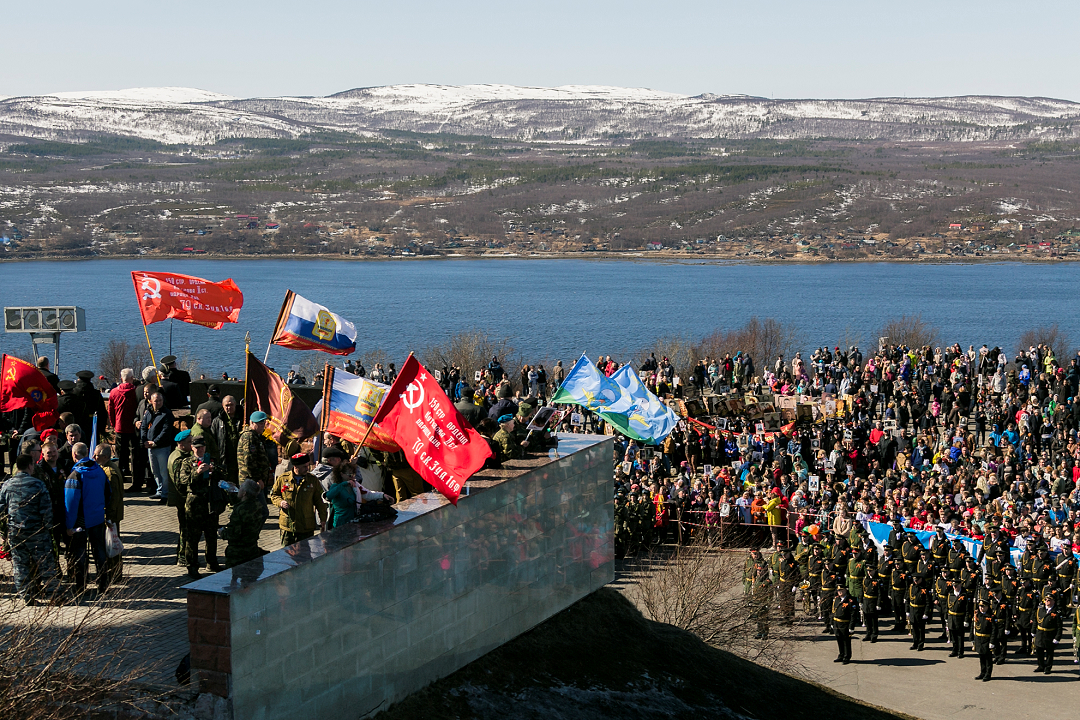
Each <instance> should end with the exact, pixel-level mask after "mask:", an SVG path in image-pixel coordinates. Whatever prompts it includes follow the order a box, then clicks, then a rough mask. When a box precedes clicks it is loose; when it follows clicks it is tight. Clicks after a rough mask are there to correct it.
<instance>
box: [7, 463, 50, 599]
mask: <svg viewBox="0 0 1080 720" xmlns="http://www.w3.org/2000/svg"><path fill="white" fill-rule="evenodd" d="M36 461H37V459H36V458H35V457H34V456H33V455H27V454H22V455H19V456H18V457H17V458H16V460H15V467H16V470H17V472H16V473H15V475H14V476H13V477H11V478H9V479H8V480H7V482H5V483H4V485H3V488H0V515H4V516H6V517H7V519H8V536H7V537H8V544H9V547H10V548H11V560H12V565H13V566H14V576H15V591H16V592H17V593H18V594H19V597H21V598H22V599H23V601H24V602H25V603H26V604H27V605H32V604H34V602H35V596H36V585H37V584H38V582H39V581H40V583H41V584H42V585H43V586H44V588H45V590H46V592H47V593H49V594H50V595H52V594H54V593H55V592H56V591H57V589H58V588H59V572H58V570H57V566H56V559H55V558H54V557H53V548H52V526H53V510H52V500H51V498H50V497H49V489H48V488H47V487H46V486H45V483H44V482H42V481H41V480H40V479H38V478H36V477H34V476H33V475H30V471H31V469H32V468H33V467H34V464H35V462H36Z"/></svg>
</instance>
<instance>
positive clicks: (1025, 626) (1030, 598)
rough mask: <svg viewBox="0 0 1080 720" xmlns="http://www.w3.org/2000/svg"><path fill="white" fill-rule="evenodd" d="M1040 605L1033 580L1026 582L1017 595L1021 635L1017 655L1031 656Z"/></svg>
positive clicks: (1018, 621) (1018, 624)
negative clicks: (1032, 638)
mask: <svg viewBox="0 0 1080 720" xmlns="http://www.w3.org/2000/svg"><path fill="white" fill-rule="evenodd" d="M1038 604H1039V596H1038V595H1037V594H1036V593H1035V586H1034V585H1032V584H1031V579H1030V578H1029V579H1027V580H1024V582H1023V584H1022V585H1021V586H1020V590H1019V592H1017V594H1016V615H1015V618H1016V620H1015V622H1016V629H1017V631H1018V632H1019V633H1020V649H1019V650H1017V651H1016V654H1017V655H1030V654H1031V632H1032V630H1033V629H1034V621H1035V606H1036V605H1038Z"/></svg>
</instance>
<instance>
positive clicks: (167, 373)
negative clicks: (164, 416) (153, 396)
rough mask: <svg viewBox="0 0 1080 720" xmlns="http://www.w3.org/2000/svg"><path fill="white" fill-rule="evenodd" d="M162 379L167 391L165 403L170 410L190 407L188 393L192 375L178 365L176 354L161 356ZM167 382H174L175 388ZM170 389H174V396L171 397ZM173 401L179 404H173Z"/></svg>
mask: <svg viewBox="0 0 1080 720" xmlns="http://www.w3.org/2000/svg"><path fill="white" fill-rule="evenodd" d="M161 381H162V382H161V389H162V391H163V392H165V404H166V405H168V406H169V409H170V410H179V409H180V408H186V407H188V405H189V404H190V403H189V402H188V395H189V393H190V392H191V375H188V373H187V371H185V370H181V369H179V368H178V367H176V356H175V355H166V356H165V357H163V358H161ZM167 382H168V383H172V384H173V385H174V386H175V389H173V388H169V387H168V386H167V385H166V384H165V383H167ZM169 390H171V391H172V394H173V395H172V397H169V392H168V391H169ZM173 402H176V403H177V404H176V405H173Z"/></svg>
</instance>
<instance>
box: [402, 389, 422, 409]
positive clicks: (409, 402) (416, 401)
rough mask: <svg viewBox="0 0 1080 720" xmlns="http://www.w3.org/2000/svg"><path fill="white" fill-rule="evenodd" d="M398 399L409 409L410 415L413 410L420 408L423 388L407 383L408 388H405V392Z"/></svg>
mask: <svg viewBox="0 0 1080 720" xmlns="http://www.w3.org/2000/svg"><path fill="white" fill-rule="evenodd" d="M399 397H400V398H401V402H402V403H404V405H405V407H407V408H409V413H410V414H411V413H412V411H413V410H415V409H416V408H418V407H420V405H421V403H423V402H424V386H423V385H417V384H416V383H409V385H408V387H406V388H405V392H403V393H401V395H399Z"/></svg>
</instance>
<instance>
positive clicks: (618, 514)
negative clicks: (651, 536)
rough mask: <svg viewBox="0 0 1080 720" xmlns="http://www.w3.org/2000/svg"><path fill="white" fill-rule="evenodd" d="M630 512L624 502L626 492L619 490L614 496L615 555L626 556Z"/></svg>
mask: <svg viewBox="0 0 1080 720" xmlns="http://www.w3.org/2000/svg"><path fill="white" fill-rule="evenodd" d="M630 541H631V535H630V513H629V511H628V509H627V504H626V493H624V492H622V491H619V493H618V494H617V495H616V496H615V557H616V558H619V559H622V558H624V557H626V551H627V549H628V548H629V547H630Z"/></svg>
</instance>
